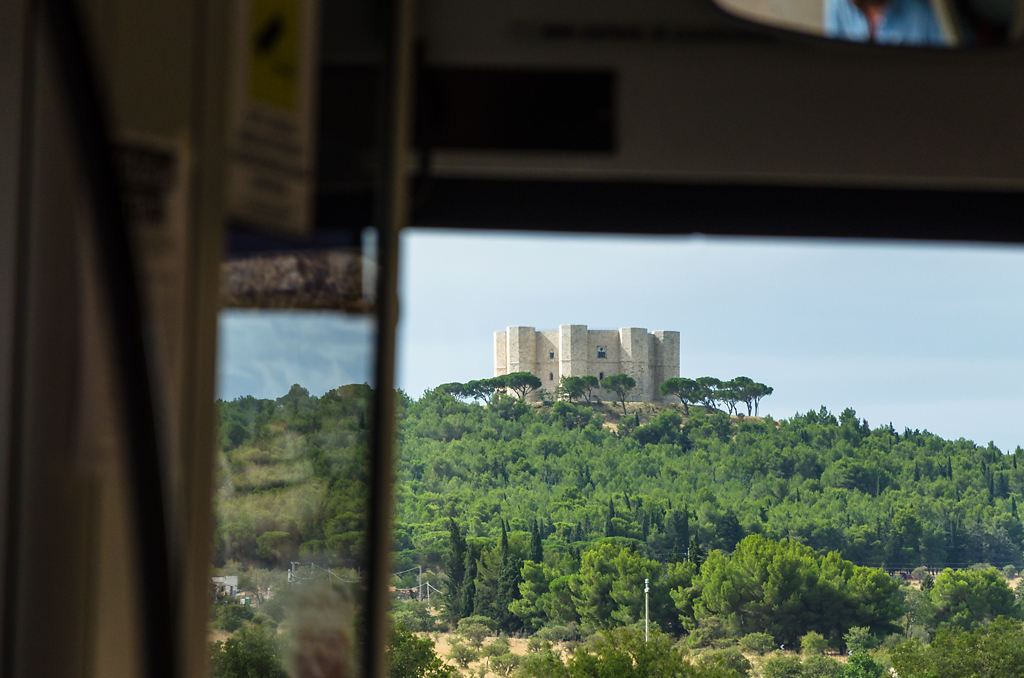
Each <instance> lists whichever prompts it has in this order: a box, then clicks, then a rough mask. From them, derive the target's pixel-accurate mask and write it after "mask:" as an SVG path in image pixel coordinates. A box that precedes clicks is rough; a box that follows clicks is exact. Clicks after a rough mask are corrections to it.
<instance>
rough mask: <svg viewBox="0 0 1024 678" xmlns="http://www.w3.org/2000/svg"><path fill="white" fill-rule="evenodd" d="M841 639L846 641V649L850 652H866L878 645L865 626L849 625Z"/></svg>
mask: <svg viewBox="0 0 1024 678" xmlns="http://www.w3.org/2000/svg"><path fill="white" fill-rule="evenodd" d="M843 640H844V641H845V642H846V649H847V650H849V651H850V652H851V653H857V652H866V651H867V650H870V649H871V648H873V647H875V646H877V645H878V642H877V641H876V640H875V637H874V636H872V635H871V631H870V630H868V627H866V626H851V627H850V630H849V631H847V632H846V635H845V636H843Z"/></svg>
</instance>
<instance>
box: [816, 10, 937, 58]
mask: <svg viewBox="0 0 1024 678" xmlns="http://www.w3.org/2000/svg"><path fill="white" fill-rule="evenodd" d="M825 35H826V36H828V37H830V38H837V39H840V40H851V41H855V42H875V43H879V44H883V45H930V46H935V47H945V46H947V45H951V44H954V42H955V38H954V36H952V35H950V34H949V33H947V32H945V31H943V29H942V25H941V23H940V21H939V16H938V14H937V13H936V11H935V9H934V7H933V3H931V2H929V0H825Z"/></svg>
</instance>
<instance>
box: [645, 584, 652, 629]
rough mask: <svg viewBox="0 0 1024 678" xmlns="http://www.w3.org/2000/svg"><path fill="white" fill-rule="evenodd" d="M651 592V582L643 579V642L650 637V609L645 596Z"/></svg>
mask: <svg viewBox="0 0 1024 678" xmlns="http://www.w3.org/2000/svg"><path fill="white" fill-rule="evenodd" d="M650 591H651V580H650V579H648V578H647V577H644V642H645V643H646V642H647V641H648V640H649V639H650V637H651V608H650V604H649V603H648V597H647V594H648V593H650Z"/></svg>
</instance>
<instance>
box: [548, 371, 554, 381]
mask: <svg viewBox="0 0 1024 678" xmlns="http://www.w3.org/2000/svg"><path fill="white" fill-rule="evenodd" d="M554 380H555V374H554V372H548V381H554Z"/></svg>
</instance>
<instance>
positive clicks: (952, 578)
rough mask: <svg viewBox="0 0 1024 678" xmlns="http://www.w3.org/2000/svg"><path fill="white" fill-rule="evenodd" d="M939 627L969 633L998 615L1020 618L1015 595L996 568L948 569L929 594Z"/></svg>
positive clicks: (936, 579)
mask: <svg viewBox="0 0 1024 678" xmlns="http://www.w3.org/2000/svg"><path fill="white" fill-rule="evenodd" d="M930 596H931V600H932V605H933V606H934V609H935V621H936V623H937V624H940V625H941V624H948V625H951V626H957V627H960V628H963V629H970V628H972V627H974V626H975V625H977V624H980V623H984V622H986V621H991V620H993V619H995V618H996V617H997V616H999V615H1003V616H1007V617H1011V616H1016V615H1017V608H1016V606H1015V605H1014V602H1015V601H1014V595H1013V591H1011V590H1010V587H1009V586H1008V585H1007V583H1006V580H1005V579H1003V577H1002V576H1001V575H1000V574H999V571H998V570H996V569H995V568H994V567H991V568H987V569H984V570H951V569H945V570H943V571H942V573H941V574H939V576H937V577H936V578H935V585H934V586H933V587H932V590H931V592H930Z"/></svg>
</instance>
